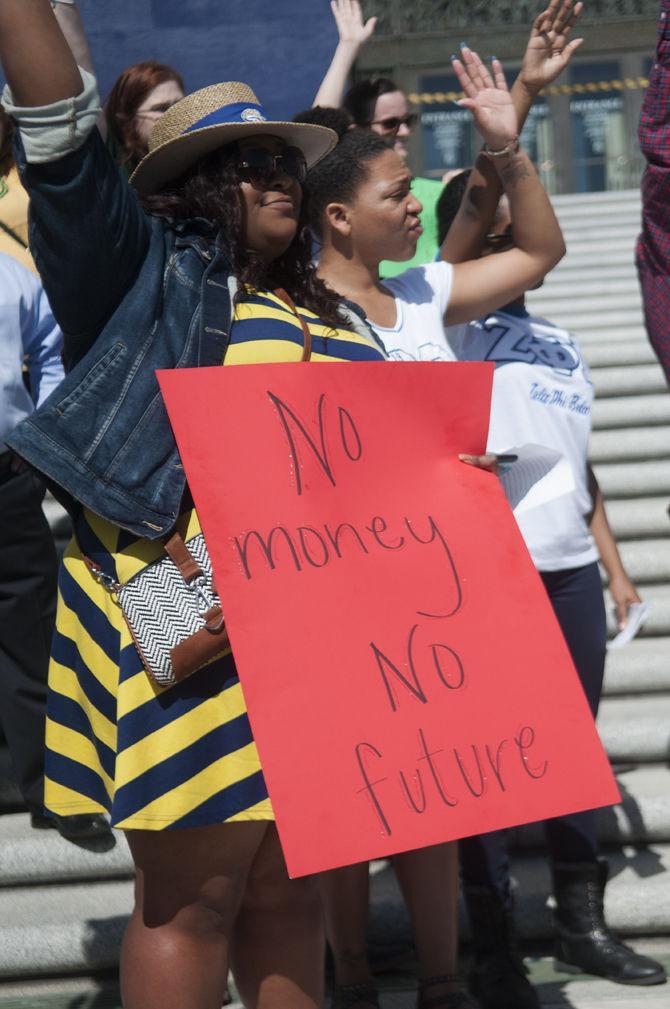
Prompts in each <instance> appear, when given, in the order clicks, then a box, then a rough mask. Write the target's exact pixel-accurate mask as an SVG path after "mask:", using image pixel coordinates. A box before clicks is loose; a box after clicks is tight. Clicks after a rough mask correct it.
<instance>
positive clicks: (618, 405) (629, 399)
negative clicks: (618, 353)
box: [593, 368, 670, 431]
mask: <svg viewBox="0 0 670 1009" xmlns="http://www.w3.org/2000/svg"><path fill="white" fill-rule="evenodd" d="M612 370H615V369H612ZM618 370H619V369H618V368H617V369H616V371H618ZM630 370H631V371H636V370H637V369H635V368H631V369H630ZM654 370H656V369H654ZM658 370H659V371H660V368H659V369H658ZM631 384H633V383H632V381H631ZM596 391H597V392H598V393H599V392H600V391H599V390H598V389H597V390H596ZM634 391H636V390H634ZM641 391H642V392H644V391H645V390H641ZM614 424H618V425H620V426H625V427H627V428H631V427H649V426H651V425H662V424H665V425H668V424H670V396H669V395H668V392H667V390H666V391H664V392H659V393H658V394H657V395H653V394H650V395H641V396H636V395H629V396H621V395H615V396H611V397H610V398H608V399H600V400H597V401H596V402H595V403H594V405H593V429H594V431H602V430H603V429H605V430H606V429H609V428H612V426H613V425H614Z"/></svg>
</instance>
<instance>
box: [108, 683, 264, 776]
mask: <svg viewBox="0 0 670 1009" xmlns="http://www.w3.org/2000/svg"><path fill="white" fill-rule="evenodd" d="M236 686H239V685H238V684H236ZM229 695H232V696H229ZM224 703H225V708H224ZM245 711H246V708H245V705H244V698H243V696H242V691H241V689H240V690H235V688H231V689H230V690H228V691H226V694H225V701H224V699H223V698H222V696H221V694H217V695H216V697H212V698H210V699H209V700H206V701H203V702H202V703H201V704H199V705H198V707H197V708H194V709H193V710H192V711H189V712H187V713H186V714H184V715H182V716H181V717H179V718H176V719H175V720H174V721H172V722H170V723H169V724H168V725H163V726H162V727H161V728H160V729H156V731H155V732H151V733H149V735H147V736H145V737H144V738H143V739H138V741H137V742H136V743H133V745H132V746H129V747H128V748H127V749H125V750H122V751H121V752H120V753H119V754H118V756H117V758H116V782H117V787H119V788H120V787H121V786H122V785H126V784H128V783H129V782H131V781H133V780H134V779H135V778H137V777H139V775H140V774H143V773H144V772H145V771H147V770H148V769H149V768H151V767H155V766H157V765H158V764H159V763H160V762H161V761H162V760H167V759H168V757H172V756H173V755H174V754H176V753H181V751H182V750H186V749H187V748H188V747H189V746H191V744H192V743H195V742H197V741H198V740H199V739H201V738H202V737H203V736H205V735H207V733H208V732H211V731H212V730H213V729H216V728H218V727H219V726H221V725H225V724H226V722H229V721H232V719H234V718H237V717H238V716H239V715H243V714H244V713H245Z"/></svg>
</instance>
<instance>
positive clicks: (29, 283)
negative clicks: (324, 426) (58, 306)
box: [0, 252, 42, 294]
mask: <svg viewBox="0 0 670 1009" xmlns="http://www.w3.org/2000/svg"><path fill="white" fill-rule="evenodd" d="M0 282H1V283H2V285H3V288H4V290H5V292H6V290H7V286H8V285H12V286H13V287H14V288H15V289H16V291H17V293H21V294H24V293H26V292H30V293H31V294H36V293H37V292H38V291H40V290H41V288H42V285H41V284H40V282H39V280H38V278H37V277H36V276H35V274H34V273H31V271H30V270H28V269H27V268H26V267H25V266H22V264H21V263H19V262H17V260H16V259H15V258H14V257H13V256H10V255H9V254H8V253H6V252H0Z"/></svg>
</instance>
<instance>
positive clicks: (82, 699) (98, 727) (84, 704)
mask: <svg viewBox="0 0 670 1009" xmlns="http://www.w3.org/2000/svg"><path fill="white" fill-rule="evenodd" d="M49 689H50V690H51V691H53V693H54V694H61V695H62V696H63V697H67V698H69V700H71V701H74V702H75V703H76V704H78V705H79V707H80V708H81V709H82V710H83V711H84V713H85V714H86V717H87V718H88V721H89V723H90V725H91V727H92V729H93V731H94V733H95V735H96V736H97V737H98V739H99V740H100V741H101V742H103V743H104V744H105V746H108V747H109V748H110V750H114V751H116V725H114V723H113V722H110V721H109V719H108V718H106V717H105V716H104V715H103V713H102V712H101V711H100V710H99V709H98V708H96V706H95V704H93V703H92V702H91V701H90V699H89V697H88V695H87V694H86V693H85V692H84V691H83V690H82V689H81V686H80V684H79V680H78V679H77V674H76V673H75V671H74V670H73V669H70V668H69V667H68V666H62V665H61V664H60V662H56V661H55V660H54V659H52V660H51V663H50V665H49Z"/></svg>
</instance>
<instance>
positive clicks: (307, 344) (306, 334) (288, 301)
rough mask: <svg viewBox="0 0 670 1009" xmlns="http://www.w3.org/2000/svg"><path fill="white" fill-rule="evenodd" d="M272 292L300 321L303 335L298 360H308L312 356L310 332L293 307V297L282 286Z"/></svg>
mask: <svg viewBox="0 0 670 1009" xmlns="http://www.w3.org/2000/svg"><path fill="white" fill-rule="evenodd" d="M272 293H273V294H275V295H276V296H277V297H278V298H279V299H280V301H283V302H284V304H285V305H288V307H289V308H290V309H291V311H292V312H293V314H294V315H295V316H296V318H297V320H298V322H299V323H300V327H301V329H302V335H303V347H302V357H301V358H300V360H301V361H309V360H310V358H311V356H312V334H311V333H310V331H309V326H308V325H307V323H306V322H305V320H304V319H303V317H302V316H301V315H300V313H299V312H298V309H297V308H296V307H295V305H294V303H293V299H292V298H291V296H290V295H289V294H287V293H286V291H285V290H284V288H283V287H276V288H275V290H274V291H273V292H272Z"/></svg>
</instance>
